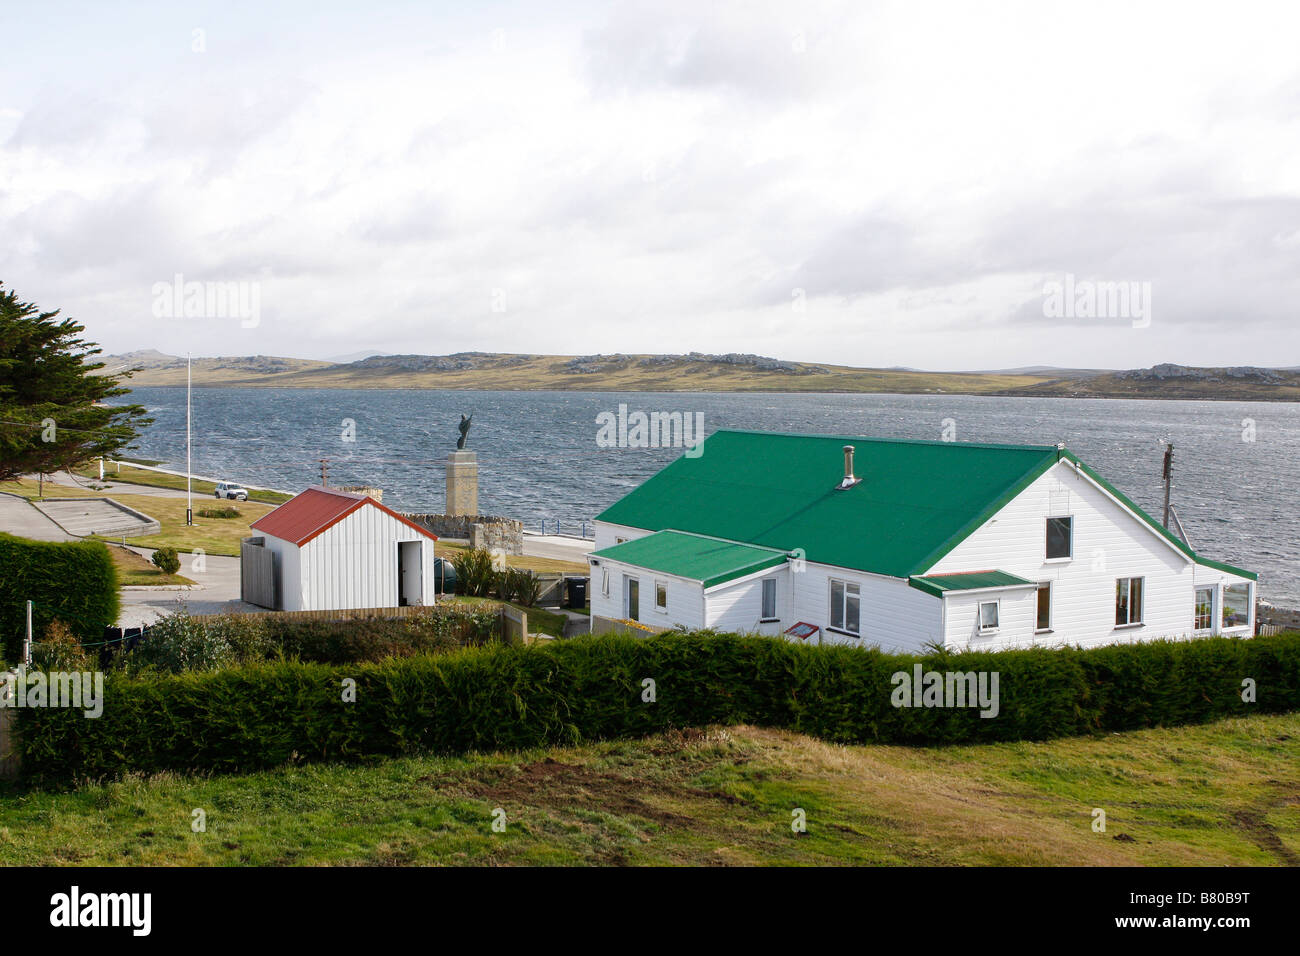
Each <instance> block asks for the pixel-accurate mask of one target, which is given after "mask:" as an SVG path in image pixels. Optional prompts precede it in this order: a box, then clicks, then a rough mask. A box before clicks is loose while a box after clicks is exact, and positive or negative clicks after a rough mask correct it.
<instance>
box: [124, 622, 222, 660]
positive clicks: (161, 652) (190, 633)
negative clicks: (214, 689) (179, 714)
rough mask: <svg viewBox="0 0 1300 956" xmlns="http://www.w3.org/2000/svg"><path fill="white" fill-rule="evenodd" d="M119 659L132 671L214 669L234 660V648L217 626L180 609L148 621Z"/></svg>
mask: <svg viewBox="0 0 1300 956" xmlns="http://www.w3.org/2000/svg"><path fill="white" fill-rule="evenodd" d="M123 662H124V664H125V666H126V669H127V670H128V671H131V672H133V673H138V672H140V671H142V670H156V671H164V672H169V673H172V674H179V673H181V672H182V671H202V670H215V669H217V668H220V667H226V666H229V665H231V664H233V663H234V662H235V649H234V648H233V647H232V646H231V644H230V640H229V637H228V636H227V634H226V633H224V632H223V631H222V630H221V629H219V628H214V629H211V630H210V629H209V628H208V626H207V625H206V623H205V622H204V619H203V618H201V617H194V616H193V615H192V614H190V613H189V611H187V610H184V609H182V610H180V611H177V612H175V613H174V614H169V615H167V616H166V617H163V618H160V619H159V620H158V622H157V623H156V624H154V625H152V626H151V627H150V628H149V630H148V632H147V633H146V635H145V638H144V640H142V641H141V642H140V644H139V646H137V647H136V649H135V650H134V651H132V652H131V653H130V654H127V655H125V657H124V658H123Z"/></svg>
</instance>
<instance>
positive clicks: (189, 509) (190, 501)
mask: <svg viewBox="0 0 1300 956" xmlns="http://www.w3.org/2000/svg"><path fill="white" fill-rule="evenodd" d="M190 361H191V359H190V355H189V353H186V355H185V523H186V524H187V525H193V524H194V480H193V479H192V478H191V477H190V470H191V468H192V465H191V463H190Z"/></svg>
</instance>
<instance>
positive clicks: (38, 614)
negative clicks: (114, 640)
mask: <svg viewBox="0 0 1300 956" xmlns="http://www.w3.org/2000/svg"><path fill="white" fill-rule="evenodd" d="M28 601H33V602H35V603H34V606H33V608H32V630H33V632H34V633H35V635H36V640H40V636H41V635H42V634H44V633H45V628H46V626H47V625H48V624H49V622H50V621H51V620H53V619H54V618H58V619H59V620H61V621H62V622H63V623H64V624H66V625H67V626H68V628H69V630H71V631H72V633H73V634H75V635H76V636H77V637H79V638H81V640H82V641H84V642H92V643H93V642H96V641H101V640H103V636H104V628H105V627H106V626H109V625H112V624H113V623H115V622H116V621H117V614H118V593H117V569H116V568H115V567H114V565H113V558H112V557H111V556H110V555H109V553H108V548H107V547H105V546H104V544H103V543H101V542H99V541H67V542H62V541H28V540H27V539H25V538H16V537H14V536H13V535H9V534H0V647H2V648H3V653H0V656H3V658H4V659H5V660H6V661H10V662H16V661H18V659H19V657H20V656H21V654H22V645H23V635H24V633H25V631H26V627H27V602H28Z"/></svg>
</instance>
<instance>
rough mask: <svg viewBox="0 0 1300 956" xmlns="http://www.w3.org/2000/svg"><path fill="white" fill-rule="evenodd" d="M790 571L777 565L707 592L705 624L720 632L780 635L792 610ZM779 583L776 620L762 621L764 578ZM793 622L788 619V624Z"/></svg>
mask: <svg viewBox="0 0 1300 956" xmlns="http://www.w3.org/2000/svg"><path fill="white" fill-rule="evenodd" d="M789 579H790V572H789V570H788V568H784V567H781V568H774V569H772V570H771V571H768V572H764V573H762V574H758V575H751V576H749V577H745V578H741V579H739V580H737V581H728V582H727V583H726V584H720V585H718V586H717V587H714V588H710V589H709V590H708V591H707V592H706V597H707V602H708V604H707V610H706V614H705V623H706V625H707V626H708V627H711V628H713V629H714V630H717V631H724V632H735V633H738V634H750V633H754V634H780V633H781V631H782V630H783V627H782V623H781V622H782V621H784V620H785V617H786V615H788V613H789V611H790V603H789V602H790V580H789ZM765 580H774V581H776V582H777V584H776V615H777V618H778V620H777V621H776V622H769V623H763V621H762V614H763V581H765ZM793 623H794V619H791V620H789V621H788V622H787V623H786V624H785V627H789V626H790V625H791V624H793Z"/></svg>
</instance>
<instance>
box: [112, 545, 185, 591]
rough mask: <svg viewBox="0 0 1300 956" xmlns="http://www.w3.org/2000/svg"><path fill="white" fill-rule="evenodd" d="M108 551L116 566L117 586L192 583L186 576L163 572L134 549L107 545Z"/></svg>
mask: <svg viewBox="0 0 1300 956" xmlns="http://www.w3.org/2000/svg"><path fill="white" fill-rule="evenodd" d="M108 553H109V554H110V555H112V556H113V564H114V565H116V566H117V583H118V585H119V586H127V585H132V586H135V585H145V586H150V587H158V586H159V585H162V584H193V583H194V582H193V581H191V580H190V579H189V578H187V577H183V576H182V575H179V574H163V572H162V571H161V569H159V568H157V567H155V566H154V564H153V562H152V561H149V560H147V559H145V558H142V557H141V556H140V555H138V554H136V553H135V552H134V551H128V550H127V549H126V548H121V547H117V546H115V545H109V548H108Z"/></svg>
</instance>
